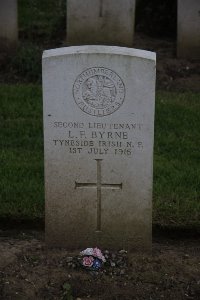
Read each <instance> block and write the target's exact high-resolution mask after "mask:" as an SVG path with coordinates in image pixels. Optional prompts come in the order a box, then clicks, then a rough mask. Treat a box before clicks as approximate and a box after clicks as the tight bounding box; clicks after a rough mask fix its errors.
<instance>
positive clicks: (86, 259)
mask: <svg viewBox="0 0 200 300" xmlns="http://www.w3.org/2000/svg"><path fill="white" fill-rule="evenodd" d="M93 262H94V258H93V257H92V256H89V257H88V256H85V257H83V266H84V267H92V265H93Z"/></svg>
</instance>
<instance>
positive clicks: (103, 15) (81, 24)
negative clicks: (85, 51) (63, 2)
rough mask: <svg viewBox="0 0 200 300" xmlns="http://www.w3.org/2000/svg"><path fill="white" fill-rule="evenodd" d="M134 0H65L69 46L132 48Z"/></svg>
mask: <svg viewBox="0 0 200 300" xmlns="http://www.w3.org/2000/svg"><path fill="white" fill-rule="evenodd" d="M134 23H135V0H68V1H67V44H68V45H91V44H92V45H93V44H95V45H97V44H98V45H117V46H127V47H129V46H133V37H134Z"/></svg>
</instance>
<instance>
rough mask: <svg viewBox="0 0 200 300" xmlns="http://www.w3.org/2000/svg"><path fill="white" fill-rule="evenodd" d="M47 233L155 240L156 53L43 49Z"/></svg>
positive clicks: (132, 244)
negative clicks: (154, 139) (153, 225)
mask: <svg viewBox="0 0 200 300" xmlns="http://www.w3.org/2000/svg"><path fill="white" fill-rule="evenodd" d="M43 99H44V141H45V191H46V241H47V243H48V244H49V245H54V246H64V247H67V248H81V249H83V248H84V247H91V246H96V245H97V246H101V247H104V248H108V247H109V248H113V249H122V248H127V249H143V250H144V249H149V248H150V247H151V206H152V168H153V136H154V101H155V53H152V52H147V51H142V50H136V49H128V48H121V47H111V46H110V47H109V46H107V47H106V46H82V47H69V48H60V49H55V50H48V51H45V52H44V54H43Z"/></svg>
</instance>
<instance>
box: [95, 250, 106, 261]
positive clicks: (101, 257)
mask: <svg viewBox="0 0 200 300" xmlns="http://www.w3.org/2000/svg"><path fill="white" fill-rule="evenodd" d="M93 256H94V257H98V258H99V259H101V260H102V261H103V262H105V261H106V260H105V257H104V256H103V254H102V252H101V250H100V249H98V248H97V247H96V248H94V249H93Z"/></svg>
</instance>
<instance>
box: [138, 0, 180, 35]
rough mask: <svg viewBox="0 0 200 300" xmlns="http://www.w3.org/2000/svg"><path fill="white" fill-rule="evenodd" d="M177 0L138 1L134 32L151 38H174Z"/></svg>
mask: <svg viewBox="0 0 200 300" xmlns="http://www.w3.org/2000/svg"><path fill="white" fill-rule="evenodd" d="M176 24H177V0H138V1H137V11H136V31H140V32H143V33H145V34H148V35H150V36H152V37H173V38H175V37H176V32H177V30H176V27H177V25H176Z"/></svg>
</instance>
